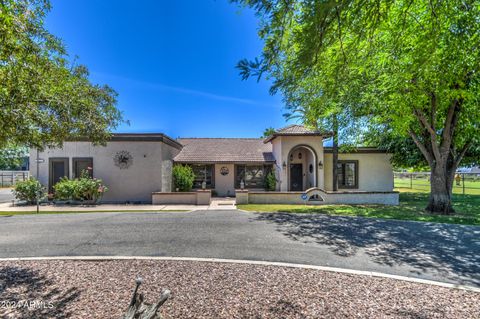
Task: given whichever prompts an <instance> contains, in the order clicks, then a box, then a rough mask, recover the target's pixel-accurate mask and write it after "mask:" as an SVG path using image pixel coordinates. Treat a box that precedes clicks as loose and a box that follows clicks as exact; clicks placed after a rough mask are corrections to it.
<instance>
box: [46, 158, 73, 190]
mask: <svg viewBox="0 0 480 319" xmlns="http://www.w3.org/2000/svg"><path fill="white" fill-rule="evenodd" d="M64 176H67V177H68V158H51V159H50V174H49V178H48V190H49V192H53V186H54V185H55V184H56V183H58V181H59V180H60V178H62V177H64Z"/></svg>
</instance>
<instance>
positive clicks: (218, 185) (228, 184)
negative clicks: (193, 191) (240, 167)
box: [215, 164, 235, 196]
mask: <svg viewBox="0 0 480 319" xmlns="http://www.w3.org/2000/svg"><path fill="white" fill-rule="evenodd" d="M222 167H226V168H228V174H227V175H222V174H220V169H221V168H222ZM234 168H235V167H234V165H233V164H215V191H216V193H217V196H235V184H234V181H235V172H234Z"/></svg>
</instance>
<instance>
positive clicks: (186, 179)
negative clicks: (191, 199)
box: [173, 165, 195, 192]
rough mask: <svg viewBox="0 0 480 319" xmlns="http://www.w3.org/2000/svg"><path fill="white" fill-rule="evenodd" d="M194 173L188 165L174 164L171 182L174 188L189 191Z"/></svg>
mask: <svg viewBox="0 0 480 319" xmlns="http://www.w3.org/2000/svg"><path fill="white" fill-rule="evenodd" d="M194 180H195V174H194V173H193V170H192V168H191V167H190V166H188V165H175V166H174V167H173V183H174V185H175V189H178V190H179V191H181V192H189V191H190V190H192V187H193V181H194Z"/></svg>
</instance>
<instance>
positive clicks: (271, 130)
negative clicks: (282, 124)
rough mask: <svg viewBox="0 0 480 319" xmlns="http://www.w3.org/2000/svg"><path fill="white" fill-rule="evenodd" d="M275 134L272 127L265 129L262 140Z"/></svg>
mask: <svg viewBox="0 0 480 319" xmlns="http://www.w3.org/2000/svg"><path fill="white" fill-rule="evenodd" d="M274 133H275V129H274V128H273V127H271V126H270V127H267V128H266V129H265V130H264V131H263V134H262V136H261V137H262V138H267V137H269V136H271V135H273V134H274Z"/></svg>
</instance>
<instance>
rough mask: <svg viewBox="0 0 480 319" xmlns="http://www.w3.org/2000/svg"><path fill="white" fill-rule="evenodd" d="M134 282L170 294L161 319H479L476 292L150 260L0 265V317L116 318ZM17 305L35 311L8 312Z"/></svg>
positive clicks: (153, 293) (150, 294)
mask: <svg viewBox="0 0 480 319" xmlns="http://www.w3.org/2000/svg"><path fill="white" fill-rule="evenodd" d="M137 276H141V277H142V278H143V279H144V284H143V285H142V286H141V291H142V292H143V293H144V294H145V296H146V299H147V301H149V302H153V301H154V299H155V298H157V297H158V296H159V295H160V293H161V291H162V289H166V288H168V289H170V290H171V291H172V297H171V299H169V300H168V301H167V302H166V304H165V305H164V306H163V307H162V308H161V309H162V314H163V316H164V317H165V318H319V317H323V318H325V317H328V318H347V317H348V318H352V317H355V318H480V293H477V292H471V291H464V290H458V289H448V288H443V287H438V286H432V285H426V284H417V283H410V282H405V281H400V280H393V279H385V278H375V277H369V276H359V275H349V274H342V273H334V272H328V271H319V270H311V269H300V268H288V267H277V266H262V265H247V264H230V263H210V262H193V261H158V260H157V261H148V260H116V261H72V260H64V261H61V260H54V261H52V260H50V261H3V262H0V303H1V304H0V307H1V308H0V317H2V318H5V317H6V318H118V317H120V316H121V315H122V313H123V311H124V310H125V309H126V307H127V306H128V303H129V301H130V298H131V294H132V290H133V288H134V285H135V278H136V277H137ZM25 300H27V301H31V300H37V301H40V302H43V306H41V307H32V308H30V309H29V308H28V307H12V302H17V305H18V303H19V302H21V301H25ZM7 306H8V307H7ZM34 308H36V309H34Z"/></svg>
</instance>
